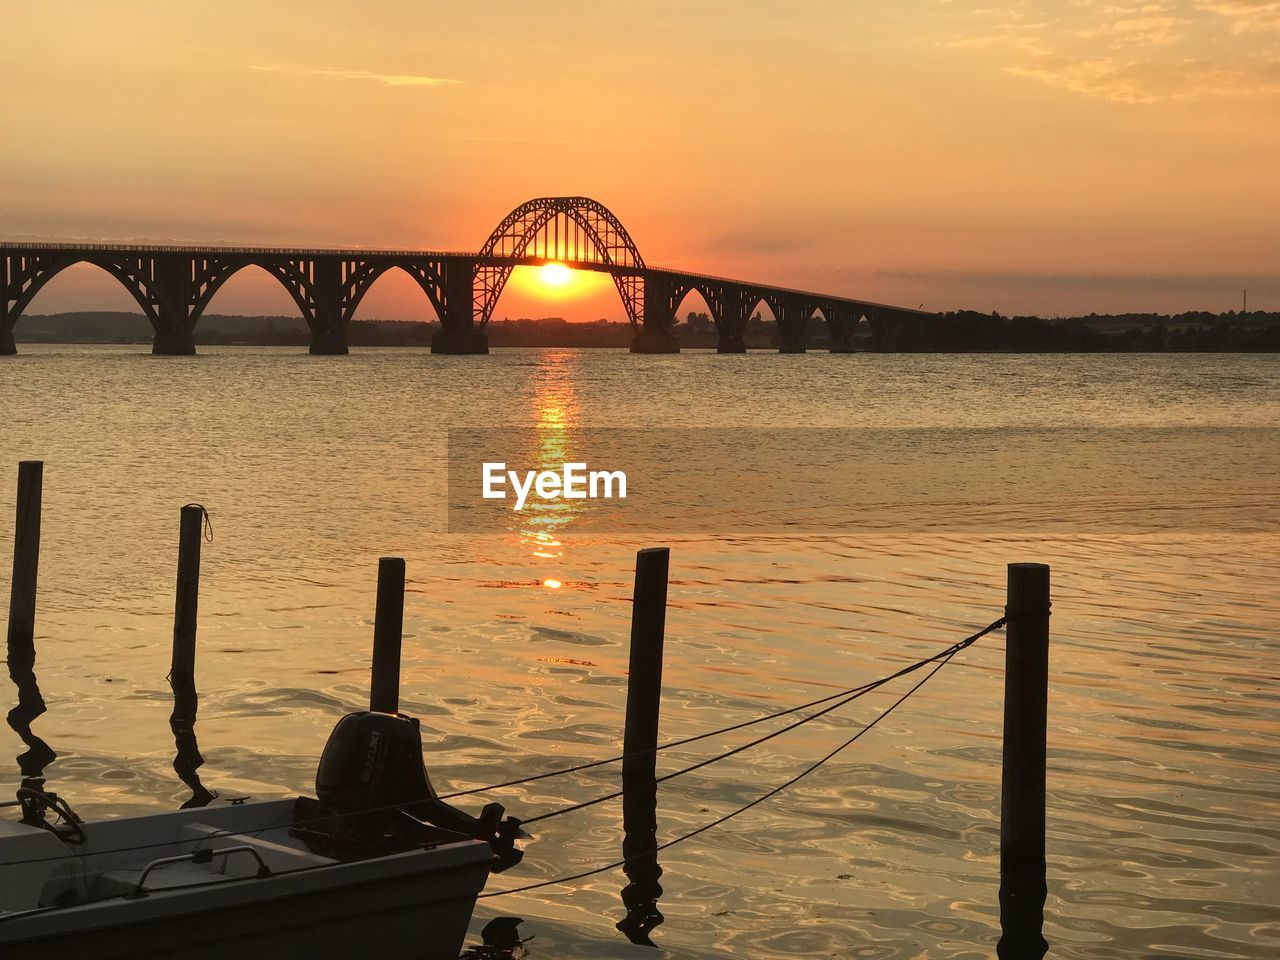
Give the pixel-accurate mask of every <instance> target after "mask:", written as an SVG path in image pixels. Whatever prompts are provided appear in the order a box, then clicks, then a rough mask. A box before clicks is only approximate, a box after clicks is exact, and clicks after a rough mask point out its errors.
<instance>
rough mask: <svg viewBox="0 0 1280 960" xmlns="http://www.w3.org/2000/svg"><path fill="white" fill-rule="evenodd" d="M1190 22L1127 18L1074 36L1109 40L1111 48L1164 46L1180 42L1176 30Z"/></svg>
mask: <svg viewBox="0 0 1280 960" xmlns="http://www.w3.org/2000/svg"><path fill="white" fill-rule="evenodd" d="M1190 22H1191V21H1190V20H1187V19H1185V18H1183V17H1164V16H1160V17H1127V18H1125V19H1122V20H1114V21H1112V22H1111V23H1103V24H1100V25H1098V26H1096V27H1088V28H1086V29H1084V30H1081V31H1079V32H1078V33H1077V34H1076V35H1077V36H1079V37H1083V38H1084V39H1087V40H1090V39H1093V38H1095V37H1101V38H1111V45H1112V46H1113V47H1121V46H1125V45H1127V44H1144V45H1153V46H1164V45H1167V44H1171V43H1176V42H1177V41H1178V40H1180V39H1181V38H1182V33H1181V31H1180V30H1179V29H1178V28H1179V27H1184V26H1186V25H1187V24H1188V23H1190Z"/></svg>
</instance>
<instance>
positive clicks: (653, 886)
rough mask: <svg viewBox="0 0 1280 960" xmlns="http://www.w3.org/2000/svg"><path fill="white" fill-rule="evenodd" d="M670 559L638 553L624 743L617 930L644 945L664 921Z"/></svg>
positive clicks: (666, 554)
mask: <svg viewBox="0 0 1280 960" xmlns="http://www.w3.org/2000/svg"><path fill="white" fill-rule="evenodd" d="M670 560H671V551H670V549H668V548H667V547H651V548H649V549H646V550H641V551H640V552H639V553H637V554H636V582H635V593H634V598H633V603H632V608H631V657H630V661H629V666H628V670H627V718H626V729H625V731H624V733H623V739H622V752H623V754H624V755H625V756H624V759H623V761H622V789H623V790H624V793H623V796H622V825H623V831H624V837H623V841H622V853H623V857H625V858H627V860H628V862H627V864H626V866H625V867H624V870H625V872H626V874H627V879H628V880H629V881H630V883H628V884H627V886H626V887H625V888H624V889H623V891H622V900H623V903H624V904H625V905H626V907H627V916H626V918H625V919H624V920H622V921H621V922H619V923H618V925H617V926H618V929H619V930H621V931H622V932H623V933H625V934H626V935H627V936H628V937H629V938H630V939H631V941H632V942H633V943H644V944H649V943H650V942H651V941H650V940H649V931H650V930H652V929H653V928H654V927H656V926H657V925H658V924H659V923H661V922H662V919H663V918H662V914H661V913H660V912H659V911H658V908H657V904H658V898H659V897H661V896H662V887H661V886H660V885H659V883H658V879H659V878H660V877H661V876H662V868H661V867H660V866H659V865H658V855H657V832H658V818H657V803H658V785H657V759H658V754H657V748H658V714H659V704H660V702H661V699H662V646H663V638H664V634H665V631H666V619H667V573H668V569H669V566H670Z"/></svg>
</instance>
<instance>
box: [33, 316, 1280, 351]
mask: <svg viewBox="0 0 1280 960" xmlns="http://www.w3.org/2000/svg"><path fill="white" fill-rule="evenodd" d="M439 329H440V327H439V325H438V324H434V323H422V322H411V321H387V320H364V321H354V322H352V323H351V325H350V326H349V327H348V330H347V342H348V344H349V345H350V346H351V347H356V348H361V347H418V348H423V347H429V346H430V345H431V337H432V335H433V334H434V333H436V332H438V331H439ZM872 332H873V331H872V328H871V326H870V325H869V324H868V323H867V321H863V323H862V325H861V327H860V328H859V329H858V330H857V331H856V332H855V337H854V342H855V346H856V347H857V349H858V351H859V352H868V353H990V354H1000V353H1013V354H1019V353H1022V354H1029V353H1276V352H1280V313H1272V312H1266V311H1251V312H1249V313H1236V312H1234V311H1233V312H1230V313H1224V314H1210V313H1201V312H1192V313H1183V314H1176V315H1173V316H1165V315H1159V314H1118V315H1099V314H1091V315H1089V316H1085V317H1067V318H1055V319H1052V320H1046V319H1043V318H1040V317H1004V316H1001V315H999V314H983V313H977V312H974V311H957V312H952V313H945V314H938V315H935V316H926V317H923V318H921V319H918V320H912V321H911V322H910V323H898V324H892V325H886V326H884V327H882V328H880V330H879V334H878V336H877V337H876V338H874V339H873V337H872V335H871V334H872ZM486 333H487V335H488V340H489V345H490V347H493V348H501V347H525V348H533V347H547V348H552V349H564V348H605V349H626V348H628V347H630V345H631V338H632V331H631V327H630V325H629V324H628V323H625V322H611V321H606V320H597V321H594V322H589V323H569V322H567V321H565V320H563V319H560V318H557V317H549V318H544V319H540V320H530V319H521V320H496V321H493V322H491V323H490V324H489V326H488V328H487V330H486ZM675 333H676V336H677V338H678V339H679V342H680V346H681V347H682V348H685V349H694V350H696V349H715V347H716V345H717V334H716V330H715V326H714V324H712V323H711V319H710V318H709V317H707V316H706V315H705V314H690V315H689V317H688V320H687V321H686V322H682V323H679V324H677V326H676V330H675ZM14 335H15V339H16V340H17V342H18V343H19V344H24V343H25V344H47V345H72V344H79V345H86V346H87V345H94V344H97V345H130V344H131V345H139V346H142V345H148V344H150V343H151V341H152V330H151V325H150V323H149V322H148V321H147V319H146V318H145V317H144V316H143V315H142V314H135V313H126V312H118V313H117V312H103V311H88V312H78V313H59V314H45V315H33V316H27V317H23V318H22V319H21V320H20V321H19V322H18V325H17V328H16V329H15V330H14ZM744 339H745V342H746V346H747V348H748V349H751V350H761V351H767V350H777V349H778V346H779V340H780V338H779V335H778V327H777V324H776V323H774V322H773V321H772V320H762V319H761V318H760V317H759V316H758V315H757V316H755V317H753V318H752V319H751V321H750V322H749V323H748V325H747V329H746V333H745V338H744ZM806 341H807V347H808V349H809V350H811V351H813V352H815V353H817V352H822V351H825V350H828V349H830V346H831V341H830V337H829V333H828V330H827V325H826V323H825V322H823V321H822V320H821V319H816V320H815V321H813V322H811V323H810V324H809V327H808V330H807V334H806ZM195 342H196V346H197V347H202V346H203V347H211V346H245V347H306V346H308V344H309V343H310V331H309V330H308V329H307V327H306V324H305V322H304V321H303V320H302V319H301V318H299V317H269V316H227V315H216V314H211V315H208V316H205V317H202V318H201V319H200V322H199V323H198V324H197V325H196V329H195Z"/></svg>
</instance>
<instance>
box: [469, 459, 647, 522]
mask: <svg viewBox="0 0 1280 960" xmlns="http://www.w3.org/2000/svg"><path fill="white" fill-rule="evenodd" d="M508 484H510V486H511V489H512V490H513V491H514V492H515V498H516V503H515V509H517V510H523V509H524V504H525V501H526V500H527V499H528V498H529V494H530V493H531V492H532V493H534V494H536V495H537V496H538V497H539V498H540V499H542V500H556V499H559V498H560V497H563V498H564V499H566V500H586V499H587V498H590V499H592V500H596V499H600V498H602V497H603V498H604V499H606V500H612V499H615V498H616V499H618V500H625V499H626V498H627V475H626V474H625V473H624V472H623V471H621V470H588V469H587V465H586V464H585V463H566V464H565V465H564V467H563V468H562V469H561V470H560V472H556V471H555V470H526V471H525V472H524V473H523V474H521V473H520V472H519V471H517V470H508V469H507V465H506V464H505V463H501V462H486V463H485V464H484V490H483V496H484V498H485V499H486V500H505V499H506V498H507V490H506V487H507V485H508Z"/></svg>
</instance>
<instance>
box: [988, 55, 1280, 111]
mask: <svg viewBox="0 0 1280 960" xmlns="http://www.w3.org/2000/svg"><path fill="white" fill-rule="evenodd" d="M1006 70H1007V71H1008V72H1009V73H1012V74H1014V75H1016V76H1021V77H1031V78H1033V79H1036V80H1039V81H1040V82H1042V83H1046V84H1048V85H1050V86H1054V87H1061V88H1063V89H1066V90H1071V91H1073V92H1074V93H1083V94H1088V95H1090V96H1096V97H1103V98H1105V99H1107V100H1114V101H1117V102H1120V103H1156V102H1158V101H1161V100H1199V99H1204V98H1207V97H1240V96H1251V95H1256V94H1262V93H1280V60H1246V61H1242V62H1241V63H1240V64H1239V65H1237V66H1223V65H1221V64H1216V63H1213V62H1210V61H1204V60H1190V59H1188V60H1179V61H1142V60H1130V61H1117V60H1115V59H1113V58H1111V57H1104V58H1101V59H1093V60H1077V59H1072V58H1070V57H1062V56H1046V57H1041V58H1038V59H1037V60H1035V61H1032V62H1030V63H1026V64H1022V65H1019V66H1013V67H1007V68H1006Z"/></svg>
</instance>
